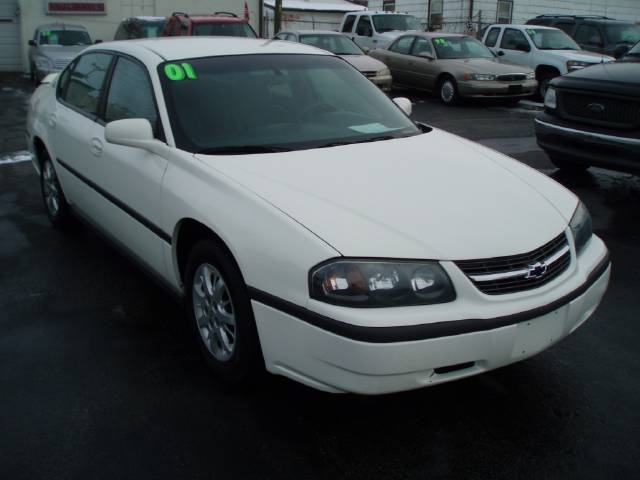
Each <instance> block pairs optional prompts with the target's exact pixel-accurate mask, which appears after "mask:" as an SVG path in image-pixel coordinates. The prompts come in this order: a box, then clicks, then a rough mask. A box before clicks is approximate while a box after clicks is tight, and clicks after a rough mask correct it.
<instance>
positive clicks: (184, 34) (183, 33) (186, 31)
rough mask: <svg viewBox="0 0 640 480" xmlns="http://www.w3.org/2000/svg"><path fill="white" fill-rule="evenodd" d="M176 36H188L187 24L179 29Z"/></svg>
mask: <svg viewBox="0 0 640 480" xmlns="http://www.w3.org/2000/svg"><path fill="white" fill-rule="evenodd" d="M178 35H183V36H186V35H189V22H184V23H183V24H182V25H181V27H180V33H179V34H178Z"/></svg>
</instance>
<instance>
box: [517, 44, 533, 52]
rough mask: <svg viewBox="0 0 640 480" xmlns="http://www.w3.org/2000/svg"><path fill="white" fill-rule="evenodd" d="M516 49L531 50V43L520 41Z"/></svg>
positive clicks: (520, 50)
mask: <svg viewBox="0 0 640 480" xmlns="http://www.w3.org/2000/svg"><path fill="white" fill-rule="evenodd" d="M516 50H518V51H519V52H530V51H531V47H530V46H529V45H527V44H526V43H518V44H517V45H516Z"/></svg>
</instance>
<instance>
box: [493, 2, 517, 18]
mask: <svg viewBox="0 0 640 480" xmlns="http://www.w3.org/2000/svg"><path fill="white" fill-rule="evenodd" d="M512 14H513V1H512V0H499V1H498V12H497V15H496V22H497V23H511V18H512Z"/></svg>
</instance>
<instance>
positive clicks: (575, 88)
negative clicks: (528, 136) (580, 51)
mask: <svg viewBox="0 0 640 480" xmlns="http://www.w3.org/2000/svg"><path fill="white" fill-rule="evenodd" d="M636 48H638V47H636ZM638 50H639V51H638V53H639V54H640V48H639V49H638ZM544 103H545V111H544V113H542V114H540V115H539V116H538V118H536V136H537V138H538V144H539V145H540V147H542V149H543V150H545V151H546V152H547V154H548V155H549V158H550V159H551V162H552V163H553V164H554V165H555V166H557V167H558V168H563V169H567V170H574V171H575V170H586V169H587V168H589V167H590V166H591V165H595V166H599V167H605V168H611V169H614V170H622V171H628V172H634V173H640V63H633V62H613V63H605V64H602V65H596V66H594V67H589V68H586V69H584V70H580V71H577V72H573V73H571V74H569V75H566V76H562V77H558V78H556V79H554V80H553V81H552V82H551V84H550V86H549V90H548V91H547V96H546V97H545V102H544Z"/></svg>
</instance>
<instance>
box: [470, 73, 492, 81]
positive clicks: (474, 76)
mask: <svg viewBox="0 0 640 480" xmlns="http://www.w3.org/2000/svg"><path fill="white" fill-rule="evenodd" d="M464 79H465V80H479V81H491V80H495V79H496V76H495V75H493V74H490V73H465V74H464Z"/></svg>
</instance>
